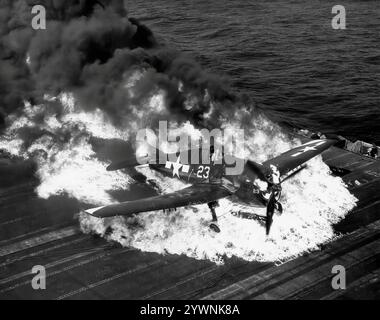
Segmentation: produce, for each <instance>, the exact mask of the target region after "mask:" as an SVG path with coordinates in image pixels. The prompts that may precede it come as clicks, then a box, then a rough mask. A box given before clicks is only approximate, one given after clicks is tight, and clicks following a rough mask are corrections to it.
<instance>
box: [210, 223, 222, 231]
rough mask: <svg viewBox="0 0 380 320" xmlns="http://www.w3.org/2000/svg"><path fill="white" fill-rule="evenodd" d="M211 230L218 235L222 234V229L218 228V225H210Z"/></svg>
mask: <svg viewBox="0 0 380 320" xmlns="http://www.w3.org/2000/svg"><path fill="white" fill-rule="evenodd" d="M210 229H211V230H212V231H214V232H216V233H219V232H220V228H219V227H218V225H217V224H216V223H211V224H210Z"/></svg>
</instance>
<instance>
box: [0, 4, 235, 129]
mask: <svg viewBox="0 0 380 320" xmlns="http://www.w3.org/2000/svg"><path fill="white" fill-rule="evenodd" d="M37 4H38V5H43V6H44V7H45V8H46V15H47V24H46V30H34V29H33V28H32V26H31V20H32V18H33V15H32V14H31V9H32V7H33V6H34V5H37ZM27 61H29V63H27ZM137 68H143V69H144V70H145V71H146V72H145V75H144V77H143V79H141V81H139V83H138V84H137V92H136V94H135V95H134V97H133V98H131V97H129V96H128V95H127V94H126V93H125V88H124V85H125V83H124V81H123V80H125V79H126V77H128V76H130V74H131V73H132V72H133V71H134V70H135V69H137ZM179 81H181V83H182V84H183V89H182V90H179V89H178V84H179ZM157 88H160V89H163V90H165V92H166V101H165V102H166V106H167V108H169V109H170V112H171V114H173V115H177V116H178V117H179V118H180V119H181V118H182V119H186V120H193V122H194V123H195V124H197V123H202V121H203V115H204V114H205V113H207V112H209V111H210V101H213V103H214V105H216V106H217V107H218V106H219V107H220V106H222V105H223V109H224V110H225V111H228V110H229V106H230V105H231V103H233V102H234V100H235V99H236V98H235V96H234V95H231V94H230V93H229V92H230V90H229V86H228V85H226V84H225V81H223V80H220V79H219V78H217V77H215V76H212V75H210V74H208V73H207V72H204V71H203V70H202V68H201V67H200V66H199V65H198V64H197V63H196V62H195V61H193V60H192V59H191V58H189V57H188V56H186V55H184V54H181V53H180V52H178V51H177V50H174V49H172V48H169V47H167V46H166V45H164V44H162V43H159V41H157V39H156V38H155V36H154V35H153V33H152V32H151V31H150V30H149V28H147V27H146V26H144V25H142V24H140V23H139V22H138V21H137V20H136V19H134V18H131V17H128V13H127V8H126V6H125V4H124V2H123V1H122V0H120V1H118V0H99V1H90V0H80V1H78V0H69V1H67V0H28V1H25V0H17V1H14V0H1V1H0V125H1V124H4V118H5V117H6V116H7V115H9V114H11V113H15V112H17V111H18V110H19V109H20V108H22V106H23V101H30V102H32V104H34V103H38V102H40V101H41V99H42V97H43V96H44V94H49V95H57V94H59V93H61V92H72V93H73V94H74V96H75V98H76V99H77V101H79V102H80V105H81V106H82V107H83V108H84V109H87V110H91V109H95V108H100V109H102V110H103V111H104V112H106V114H107V115H108V116H109V118H110V119H111V121H112V122H113V123H114V124H115V125H118V124H120V122H121V119H123V120H125V119H128V117H129V115H130V113H131V109H130V108H131V105H135V106H136V105H137V106H138V105H139V103H140V102H141V101H142V100H143V99H144V98H146V97H147V96H149V94H151V93H153V92H154V90H157ZM206 89H207V94H208V95H209V97H210V98H209V99H208V100H205V99H202V97H203V96H204V95H205V91H206ZM189 93H190V94H192V95H193V96H195V97H197V96H199V97H200V98H199V99H198V100H197V101H198V103H197V105H195V106H193V108H191V109H189V108H186V107H185V105H184V102H185V100H186V95H187V94H189ZM219 111H220V108H219V109H218V108H216V110H215V112H219Z"/></svg>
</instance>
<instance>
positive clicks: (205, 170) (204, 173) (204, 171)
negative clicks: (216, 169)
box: [197, 166, 210, 179]
mask: <svg viewBox="0 0 380 320" xmlns="http://www.w3.org/2000/svg"><path fill="white" fill-rule="evenodd" d="M209 175H210V167H209V166H199V167H198V171H197V177H198V178H201V179H202V178H203V179H208V177H209Z"/></svg>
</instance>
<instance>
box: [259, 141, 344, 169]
mask: <svg viewBox="0 0 380 320" xmlns="http://www.w3.org/2000/svg"><path fill="white" fill-rule="evenodd" d="M336 142H337V141H336V140H329V139H327V140H312V141H309V142H307V143H305V144H303V145H301V146H299V147H297V148H294V149H292V150H289V151H287V152H285V153H283V154H281V155H279V156H278V157H275V158H273V159H270V160H267V161H265V162H264V163H263V166H265V167H270V166H271V165H273V166H275V167H276V168H277V170H278V171H279V172H280V176H284V175H288V174H290V173H291V172H292V171H294V170H297V169H298V168H300V166H302V164H304V163H305V162H306V161H308V160H310V159H311V158H314V157H315V156H317V155H318V154H320V153H322V152H323V151H325V150H326V149H328V148H329V147H330V146H332V145H334V144H335V143H336Z"/></svg>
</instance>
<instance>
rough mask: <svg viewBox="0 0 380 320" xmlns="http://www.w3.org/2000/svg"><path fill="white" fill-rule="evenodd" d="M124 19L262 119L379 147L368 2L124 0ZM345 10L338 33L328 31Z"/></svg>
mask: <svg viewBox="0 0 380 320" xmlns="http://www.w3.org/2000/svg"><path fill="white" fill-rule="evenodd" d="M126 3H127V8H128V11H129V15H130V16H134V17H136V18H138V19H140V20H141V21H142V22H143V23H144V24H146V25H147V26H149V27H150V28H151V29H152V30H153V32H154V33H155V34H156V36H157V37H159V38H160V39H161V40H162V41H165V42H166V43H167V44H169V45H171V46H173V47H175V48H177V49H179V50H182V51H184V52H187V53H188V54H190V55H192V56H193V57H194V58H195V59H196V60H197V61H199V62H200V63H201V64H202V66H203V67H204V68H205V69H207V70H209V71H210V72H212V73H216V74H218V75H220V76H222V77H224V78H225V79H226V81H228V82H230V83H231V86H232V90H236V91H238V92H241V93H243V94H247V95H248V96H249V97H250V98H251V99H253V100H254V101H255V102H256V104H257V106H258V107H259V108H261V109H263V110H264V112H265V113H266V114H267V116H268V117H269V118H271V119H272V120H274V121H276V122H278V123H282V124H290V125H292V126H297V127H305V128H309V129H311V130H319V131H322V132H326V133H337V134H342V135H344V136H346V137H347V138H351V139H362V140H365V141H367V142H374V143H377V144H380V2H379V1H377V0H368V1H364V0H348V1H346V0H345V1H338V2H336V1H329V0H313V1H305V0H287V1H284V0H251V1H242V0H231V1H223V2H222V1H217V0H209V1H202V0H192V1H187V0H175V1H174V0H155V1H146V0H128V1H127V2H126ZM336 4H341V5H344V7H345V9H346V29H345V30H334V29H333V28H332V27H331V19H332V18H333V16H334V14H332V13H331V10H332V7H333V6H334V5H336Z"/></svg>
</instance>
